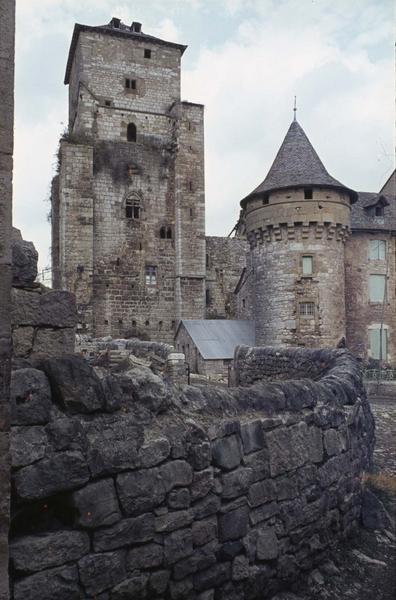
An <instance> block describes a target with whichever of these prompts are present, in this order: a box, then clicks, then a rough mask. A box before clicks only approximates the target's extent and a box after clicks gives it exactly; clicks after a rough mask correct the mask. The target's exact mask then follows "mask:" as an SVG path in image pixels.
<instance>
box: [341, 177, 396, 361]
mask: <svg viewBox="0 0 396 600" xmlns="http://www.w3.org/2000/svg"><path fill="white" fill-rule="evenodd" d="M381 199H385V200H386V202H387V203H386V204H384V205H382V203H381ZM378 208H379V210H378ZM376 212H379V213H382V214H380V215H379V216H377V215H376ZM373 275H374V276H376V275H377V276H378V275H379V276H381V277H384V278H385V279H386V290H385V302H384V298H375V299H373V298H371V297H370V278H371V276H373ZM345 277H346V316H347V321H346V323H347V344H348V347H349V348H350V349H351V350H352V351H353V352H354V353H355V354H357V355H358V356H360V357H361V358H363V359H368V358H374V359H377V360H378V359H379V358H380V355H379V354H380V353H379V350H381V354H382V361H383V362H385V363H391V364H393V365H396V185H395V172H393V173H392V175H391V177H390V178H389V179H388V181H387V182H386V184H385V185H384V186H383V187H382V189H381V190H380V192H379V193H378V194H368V193H362V194H359V200H358V202H357V203H356V205H354V206H353V207H352V235H351V237H350V238H349V239H348V242H347V244H346V248H345ZM381 327H382V330H383V334H382V346H383V347H382V348H381V349H380V348H379V347H378V340H376V339H375V338H376V337H377V338H379V337H380V333H379V332H380V330H381ZM373 335H374V339H373V338H372V336H373ZM376 341H377V343H375V342H376ZM373 342H374V344H373Z"/></svg>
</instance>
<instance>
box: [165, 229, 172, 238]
mask: <svg viewBox="0 0 396 600" xmlns="http://www.w3.org/2000/svg"><path fill="white" fill-rule="evenodd" d="M166 239H167V240H171V239H172V229H171V227H168V229H167V230H166Z"/></svg>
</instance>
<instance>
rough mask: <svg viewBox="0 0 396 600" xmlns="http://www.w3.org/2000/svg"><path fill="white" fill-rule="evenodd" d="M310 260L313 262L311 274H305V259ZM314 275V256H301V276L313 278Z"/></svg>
mask: <svg viewBox="0 0 396 600" xmlns="http://www.w3.org/2000/svg"><path fill="white" fill-rule="evenodd" d="M305 258H309V259H310V262H311V270H310V272H309V273H304V259H305ZM313 273H314V260H313V255H312V254H302V255H301V275H302V277H313Z"/></svg>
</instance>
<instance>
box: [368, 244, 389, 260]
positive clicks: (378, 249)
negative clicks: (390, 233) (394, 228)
mask: <svg viewBox="0 0 396 600" xmlns="http://www.w3.org/2000/svg"><path fill="white" fill-rule="evenodd" d="M374 243H376V244H377V254H378V256H372V254H374V253H375V251H374V252H373V245H374ZM380 248H383V256H382V257H381V256H380V255H381V250H380ZM386 252H387V247H386V240H377V239H375V240H369V256H368V258H369V260H380V261H384V260H386Z"/></svg>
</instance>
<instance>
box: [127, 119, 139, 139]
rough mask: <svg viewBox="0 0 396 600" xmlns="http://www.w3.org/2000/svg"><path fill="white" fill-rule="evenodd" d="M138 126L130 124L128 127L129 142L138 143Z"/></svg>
mask: <svg viewBox="0 0 396 600" xmlns="http://www.w3.org/2000/svg"><path fill="white" fill-rule="evenodd" d="M136 133H137V132H136V125H135V123H129V124H128V127H127V140H128V142H136Z"/></svg>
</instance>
